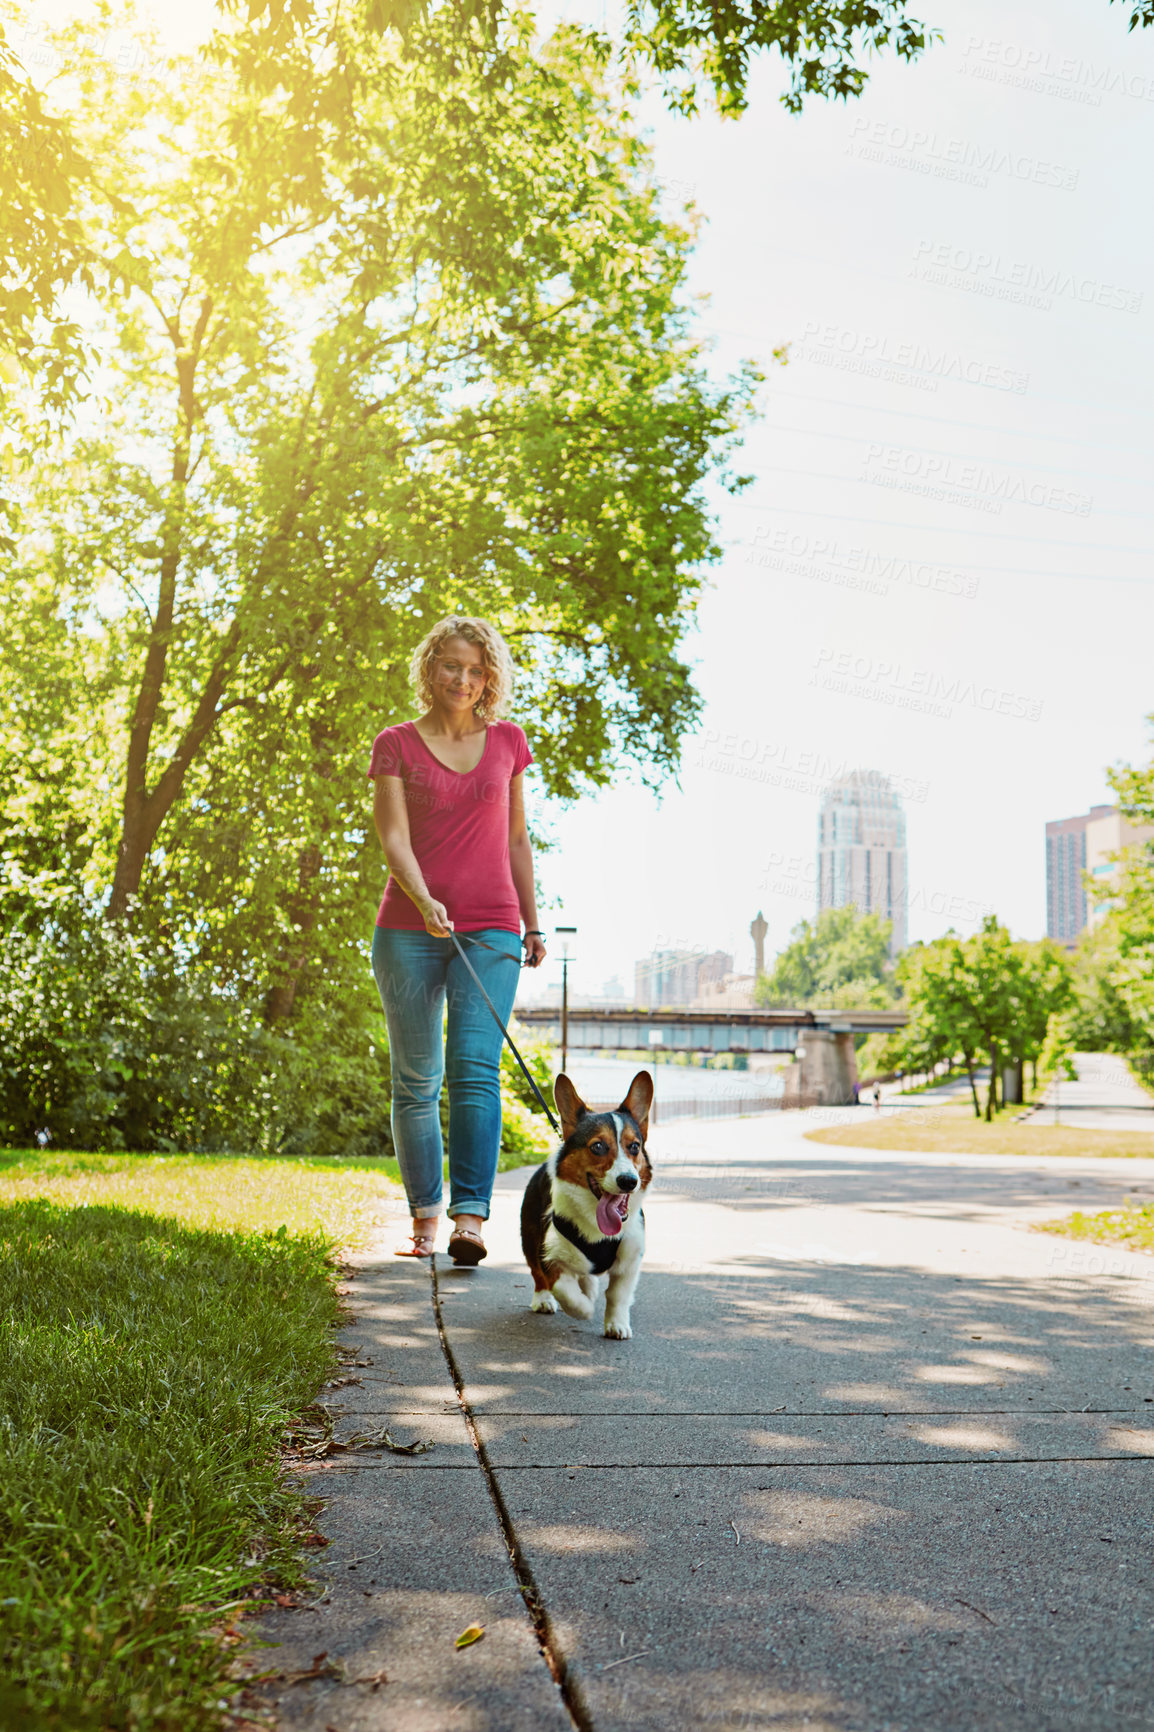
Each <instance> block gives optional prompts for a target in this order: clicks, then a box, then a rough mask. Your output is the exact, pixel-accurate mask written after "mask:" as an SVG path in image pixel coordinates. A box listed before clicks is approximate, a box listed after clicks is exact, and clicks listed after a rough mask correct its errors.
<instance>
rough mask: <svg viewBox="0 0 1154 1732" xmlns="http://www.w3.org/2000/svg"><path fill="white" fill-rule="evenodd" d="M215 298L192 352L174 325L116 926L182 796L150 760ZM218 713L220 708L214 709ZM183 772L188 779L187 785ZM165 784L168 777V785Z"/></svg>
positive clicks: (200, 320)
mask: <svg viewBox="0 0 1154 1732" xmlns="http://www.w3.org/2000/svg"><path fill="white" fill-rule="evenodd" d="M212 305H213V303H212V299H211V297H210V296H206V297H205V298H204V300H203V301H202V302H201V305H200V312H199V314H198V317H197V321H196V325H195V328H194V330H193V333H192V335H191V337H190V338H189V340H188V343H187V346H186V344H185V340H184V338H183V336H182V334H181V332H180V329H179V327H178V326H177V325H176V324H174V323H169V326H168V335H169V337H170V339H171V341H172V345H173V348H174V349H175V351H176V386H177V405H176V430H175V432H174V434H173V440H172V473H171V475H170V477H169V490H168V501H167V504H166V507H165V513H164V528H163V530H162V531H161V540H160V572H159V581H158V583H157V592H156V613H155V615H154V616H153V619H152V629H151V631H150V632H149V637H148V648H147V650H146V651H145V654H144V667H143V669H142V670H141V675H140V685H139V686H138V688H137V692H136V703H135V704H134V705H133V710H132V721H131V723H130V724H129V730H128V753H127V757H126V761H125V767H124V805H123V818H122V823H121V832H120V846H119V848H118V849H117V851H116V871H115V874H114V876H113V880H112V894H111V896H110V898H109V903H108V916H109V919H111V920H122V919H123V918H124V916H125V914H127V912H128V905H129V903H130V902H131V900H132V898H133V897H134V896H135V895H136V894H137V892H138V891H139V889H140V879H141V874H142V873H143V871H144V863H145V861H146V860H147V859H148V855H149V850H150V849H151V847H152V844H153V842H154V841H155V840H156V832H157V831H158V830H159V828H160V826H161V823H162V821H163V819H164V817H165V815H166V814H167V812H168V808H169V807H170V806H171V804H172V802H173V799H174V798H175V797H176V792H177V787H178V786H179V783H177V785H176V786H174V787H173V788H172V791H171V793H169V795H168V798H167V799H166V800H165V801H164V802H163V809H158V805H159V802H158V798H157V797H158V795H159V794H160V788H159V787H157V788H155V789H154V790H153V792H152V793H151V794H149V792H148V755H149V749H150V747H151V745H152V730H153V728H154V727H155V725H156V712H157V709H158V708H159V705H160V699H161V694H162V693H163V691H164V682H165V678H166V676H167V672H168V652H169V650H170V648H171V647H172V628H173V622H174V618H175V612H176V580H177V574H178V573H179V571H180V560H181V553H182V551H183V547H182V538H183V531H184V516H185V507H186V503H187V497H186V496H187V491H188V478H189V469H190V464H191V458H192V430H193V427H194V426H195V424H196V420H197V415H198V413H199V411H198V409H197V403H196V367H197V362H198V360H199V358H200V348H201V344H202V343H203V342H204V336H205V332H206V331H207V330H208V324H209V320H210V319H211V317H212ZM213 707H214V709H215V704H214V706H213ZM183 779H184V777H183V772H182V773H181V777H180V780H181V781H183ZM162 781H163V778H162Z"/></svg>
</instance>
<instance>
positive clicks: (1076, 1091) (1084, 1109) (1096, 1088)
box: [1030, 1052, 1154, 1131]
mask: <svg viewBox="0 0 1154 1732" xmlns="http://www.w3.org/2000/svg"><path fill="white" fill-rule="evenodd" d="M1074 1068H1075V1070H1076V1071H1077V1072H1078V1080H1077V1082H1056V1083H1051V1084H1050V1086H1049V1088H1048V1089H1047V1090H1046V1094H1045V1098H1044V1100H1043V1103H1042V1105H1041V1106H1040V1107H1038V1109H1037V1110H1036V1111H1035V1112H1033V1113H1031V1114H1030V1123H1031V1124H1032V1125H1054V1124H1062V1125H1074V1126H1078V1127H1083V1128H1085V1129H1087V1130H1089V1129H1095V1130H1119V1131H1134V1130H1136V1131H1154V1095H1150V1094H1148V1093H1147V1092H1146V1090H1145V1089H1144V1088H1143V1087H1142V1086H1141V1084H1139V1083H1136V1082H1135V1081H1134V1078H1133V1077H1132V1076H1131V1074H1130V1070H1129V1067H1128V1066H1127V1064H1126V1061H1125V1059H1124V1058H1122V1057H1120V1056H1119V1055H1118V1054H1117V1053H1112V1052H1079V1053H1075V1055H1074Z"/></svg>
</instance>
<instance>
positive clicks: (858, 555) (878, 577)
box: [745, 524, 978, 601]
mask: <svg viewBox="0 0 1154 1732" xmlns="http://www.w3.org/2000/svg"><path fill="white" fill-rule="evenodd" d="M745 562H746V564H747V565H760V566H764V567H765V568H766V569H767V570H769V571H780V572H782V573H783V575H784V576H786V577H802V578H805V579H806V580H807V581H808V582H811V583H828V584H830V585H832V586H833V587H835V588H841V589H853V590H861V591H863V592H864V593H865V594H867V595H888V594H889V593H890V585H891V584H894V583H905V584H908V585H909V586H910V588H911V589H924V590H927V591H930V592H932V593H933V594H935V595H959V596H964V597H965V598H966V599H967V600H970V601H972V600H973V598H974V597H975V596H976V595H977V593H978V578H977V576H976V574H975V573H973V572H968V571H957V570H955V569H954V567H953V566H951V565H933V564H931V563H930V562H929V561H927V560H924V559H899V558H898V557H897V555H896V554H892V553H891V554H883V553H877V552H875V550H874V549H873V548H870V547H861V546H857V545H855V544H853V543H846V544H844V545H843V544H842V542H840V541H839V540H838V539H837V538H836V537H834V536H826V535H803V534H800V533H798V532H797V531H794V530H789V529H775V528H771V527H770V526H769V525H768V524H761V525H759V526H758V528H757V529H755V530H754V532H753V541H752V543H751V545H750V549H749V552H748V553H747V554H746V556H745Z"/></svg>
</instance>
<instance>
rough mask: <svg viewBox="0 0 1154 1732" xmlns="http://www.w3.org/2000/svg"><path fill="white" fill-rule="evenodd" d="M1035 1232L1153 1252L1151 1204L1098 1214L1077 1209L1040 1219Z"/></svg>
mask: <svg viewBox="0 0 1154 1732" xmlns="http://www.w3.org/2000/svg"><path fill="white" fill-rule="evenodd" d="M1038 1231H1039V1233H1060V1234H1062V1236H1063V1237H1064V1238H1067V1239H1093V1240H1094V1241H1095V1242H1096V1243H1097V1244H1099V1245H1124V1246H1125V1247H1126V1249H1127V1250H1128V1251H1154V1203H1127V1204H1126V1205H1125V1206H1124V1207H1123V1208H1121V1209H1103V1210H1102V1212H1101V1214H1098V1215H1084V1214H1082V1212H1081V1210H1080V1209H1079V1210H1077V1211H1076V1212H1075V1213H1074V1214H1073V1215H1065V1216H1063V1218H1062V1219H1061V1220H1059V1221H1040V1222H1039V1223H1038Z"/></svg>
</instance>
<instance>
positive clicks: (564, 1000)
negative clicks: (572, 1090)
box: [553, 926, 577, 1070]
mask: <svg viewBox="0 0 1154 1732" xmlns="http://www.w3.org/2000/svg"><path fill="white" fill-rule="evenodd" d="M553 930H554V931H555V932H556V934H557V941H558V943H559V944H560V946H561V1069H562V1070H568V1068H569V964H570V962H571V961H572V957H571V955H570V950H569V947H570V944H571V943H572V941H573V939H574V938H576V936H577V928H576V927H575V926H556V927H554V929H553Z"/></svg>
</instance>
